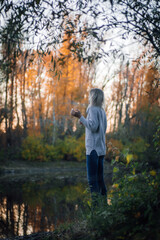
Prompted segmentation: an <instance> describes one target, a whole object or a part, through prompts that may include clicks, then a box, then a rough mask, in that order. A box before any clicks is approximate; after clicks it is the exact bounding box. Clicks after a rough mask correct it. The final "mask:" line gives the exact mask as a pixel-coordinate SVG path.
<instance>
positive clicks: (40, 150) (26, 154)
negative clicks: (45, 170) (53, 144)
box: [21, 136, 48, 161]
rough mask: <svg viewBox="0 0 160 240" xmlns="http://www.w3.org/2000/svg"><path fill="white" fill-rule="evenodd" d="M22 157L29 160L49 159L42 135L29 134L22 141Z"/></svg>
mask: <svg viewBox="0 0 160 240" xmlns="http://www.w3.org/2000/svg"><path fill="white" fill-rule="evenodd" d="M21 155H22V158H23V159H24V160H29V161H48V159H47V157H46V147H45V145H44V144H43V141H42V136H38V137H37V136H28V137H27V138H26V139H24V140H23V143H22V151H21Z"/></svg>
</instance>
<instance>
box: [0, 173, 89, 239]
mask: <svg viewBox="0 0 160 240" xmlns="http://www.w3.org/2000/svg"><path fill="white" fill-rule="evenodd" d="M85 188H86V184H82V183H77V182H75V181H74V180H73V181H71V179H61V180H57V179H53V178H47V177H44V179H43V180H42V179H41V180H36V181H33V179H32V181H31V180H27V181H24V180H21V181H17V182H16V181H8V180H7V181H6V180H5V181H2V180H1V182H0V237H12V236H17V235H18V236H20V235H26V234H31V233H35V232H39V231H53V230H54V229H55V227H56V226H57V225H58V224H60V223H63V222H66V221H71V220H73V219H74V218H75V217H76V215H77V212H78V210H79V209H80V208H83V202H84V198H86V194H84V192H85Z"/></svg>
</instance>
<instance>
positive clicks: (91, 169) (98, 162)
mask: <svg viewBox="0 0 160 240" xmlns="http://www.w3.org/2000/svg"><path fill="white" fill-rule="evenodd" d="M103 160H104V156H98V155H97V152H96V151H95V150H92V152H91V153H90V155H87V177H88V183H89V187H90V190H91V194H93V193H95V194H98V195H104V196H106V195H107V189H106V186H105V183H104V178H103Z"/></svg>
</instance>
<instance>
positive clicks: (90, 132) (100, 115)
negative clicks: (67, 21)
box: [80, 106, 107, 156]
mask: <svg viewBox="0 0 160 240" xmlns="http://www.w3.org/2000/svg"><path fill="white" fill-rule="evenodd" d="M80 122H81V123H82V124H83V125H84V126H85V132H86V134H85V146H86V155H90V153H91V151H92V150H96V152H97V154H98V156H101V155H105V154H106V144H105V133H106V129H107V118H106V113H105V111H104V109H103V108H100V107H95V106H91V107H88V109H87V118H84V117H83V116H81V117H80Z"/></svg>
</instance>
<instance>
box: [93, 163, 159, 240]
mask: <svg viewBox="0 0 160 240" xmlns="http://www.w3.org/2000/svg"><path fill="white" fill-rule="evenodd" d="M115 174H116V173H115ZM116 179H117V178H116ZM108 198H109V200H110V204H109V205H108V206H106V207H105V208H104V207H103V208H99V209H98V210H95V212H94V216H92V215H90V216H89V218H88V226H89V227H90V230H91V231H93V232H94V233H95V239H104V238H105V237H107V239H108V240H109V239H114V240H116V239H117V240H118V239H130V240H131V239H146V240H147V239H159V237H160V229H159V224H160V219H159V216H160V176H159V174H158V172H156V171H155V170H152V171H149V172H143V173H141V174H136V173H135V170H134V168H132V167H131V168H130V172H129V173H128V174H127V175H125V176H123V177H122V178H121V179H119V180H118V181H117V182H115V183H114V184H113V186H112V189H111V190H110V192H109V195H108Z"/></svg>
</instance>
